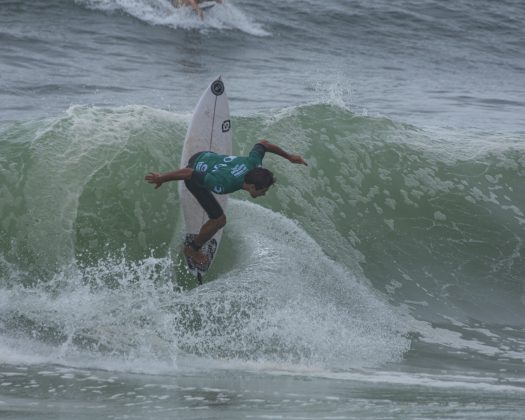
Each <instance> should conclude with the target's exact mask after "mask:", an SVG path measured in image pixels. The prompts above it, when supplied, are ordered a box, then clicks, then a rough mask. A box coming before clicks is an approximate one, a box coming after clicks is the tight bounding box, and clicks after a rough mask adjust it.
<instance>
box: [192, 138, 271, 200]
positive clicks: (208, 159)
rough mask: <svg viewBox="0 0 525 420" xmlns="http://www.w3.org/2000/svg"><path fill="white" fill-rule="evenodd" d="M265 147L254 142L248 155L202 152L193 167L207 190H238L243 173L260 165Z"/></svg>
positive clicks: (227, 191) (226, 191)
mask: <svg viewBox="0 0 525 420" xmlns="http://www.w3.org/2000/svg"><path fill="white" fill-rule="evenodd" d="M265 151H266V149H265V148H264V146H263V145H262V144H259V143H258V144H256V145H255V146H254V147H253V149H252V150H251V152H250V154H249V155H248V156H226V155H219V154H217V153H214V152H202V153H201V154H200V155H199V156H197V158H196V159H195V161H194V162H193V169H194V170H195V171H197V172H199V173H200V174H201V176H200V177H199V178H200V179H201V180H202V183H203V184H204V187H206V188H207V189H208V190H210V191H213V192H214V193H216V194H229V193H232V192H234V191H237V190H240V189H241V188H242V185H243V183H244V175H246V174H247V173H248V172H249V171H251V170H252V169H253V168H257V167H260V166H262V160H263V158H264V153H265Z"/></svg>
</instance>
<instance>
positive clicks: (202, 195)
mask: <svg viewBox="0 0 525 420" xmlns="http://www.w3.org/2000/svg"><path fill="white" fill-rule="evenodd" d="M201 153H202V152H198V153H195V154H194V155H193V156H192V157H191V158H190V160H189V161H188V166H187V168H193V164H194V163H195V159H197V157H198V156H199V155H200V154H201ZM204 176H205V174H204V173H202V172H198V171H193V174H192V175H191V178H190V179H189V180H186V181H184V184H186V188H188V190H189V191H190V192H191V193H192V194H193V196H194V197H195V198H196V199H197V201H198V202H199V204H200V205H201V206H202V208H203V209H204V211H205V212H206V213H207V214H208V217H209V218H210V219H218V218H219V217H221V216H222V215H223V214H224V211H223V210H222V207H221V205H220V204H219V203H218V202H217V200H216V199H215V197H214V196H213V194H212V192H211V191H210V190H208V189H207V188H206V187H204Z"/></svg>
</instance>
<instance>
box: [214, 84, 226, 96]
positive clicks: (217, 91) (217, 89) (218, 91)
mask: <svg viewBox="0 0 525 420" xmlns="http://www.w3.org/2000/svg"><path fill="white" fill-rule="evenodd" d="M211 91H212V93H213V94H214V95H215V96H221V95H222V94H223V93H224V83H222V81H221V80H215V82H213V83H212V84H211Z"/></svg>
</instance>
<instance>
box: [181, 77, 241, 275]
mask: <svg viewBox="0 0 525 420" xmlns="http://www.w3.org/2000/svg"><path fill="white" fill-rule="evenodd" d="M206 150H211V151H213V152H217V153H220V154H225V155H231V153H232V133H231V121H230V109H229V105H228V97H227V96H226V91H225V88H224V83H223V81H222V79H221V77H220V76H219V77H217V79H215V80H214V81H213V82H211V83H210V85H209V86H208V87H207V88H206V90H205V91H204V93H203V94H202V95H201V97H200V99H199V102H198V103H197V106H196V107H195V110H194V111H193V115H192V118H191V121H190V125H189V127H188V131H187V133H186V137H185V139H184V146H183V149H182V157H181V167H185V166H187V165H188V161H189V159H190V158H191V157H192V156H193V155H194V154H195V153H197V152H201V151H206ZM179 195H180V201H181V207H182V212H183V217H184V228H183V231H184V242H185V243H187V242H190V241H191V240H192V239H193V237H194V236H195V235H197V234H198V233H199V231H200V228H201V226H202V225H203V224H204V223H205V222H206V221H207V220H208V215H207V214H206V212H205V211H204V209H203V208H202V207H201V206H200V204H199V203H198V202H197V200H196V199H195V198H194V197H193V195H192V194H191V193H190V192H189V191H188V189H187V188H186V185H185V184H184V183H183V182H180V183H179ZM215 197H216V198H217V201H218V202H219V204H220V205H221V206H222V208H223V209H224V210H226V206H227V196H226V195H216V196H215ZM221 236H222V229H221V230H219V231H218V232H217V233H216V234H215V236H214V237H213V238H211V239H210V240H209V241H208V242H207V243H205V244H204V245H203V247H202V252H203V253H205V254H207V255H208V256H209V257H210V262H209V264H207V265H206V266H201V265H196V264H194V262H193V260H191V259H190V258H186V257H185V259H186V263H187V265H188V269H189V271H190V272H191V273H192V274H193V275H194V276H195V277H197V279H198V281H199V283H202V276H203V275H204V274H205V273H206V272H207V271H208V269H209V268H210V266H211V264H212V263H213V259H214V257H215V254H216V251H217V248H218V246H219V243H220V241H221Z"/></svg>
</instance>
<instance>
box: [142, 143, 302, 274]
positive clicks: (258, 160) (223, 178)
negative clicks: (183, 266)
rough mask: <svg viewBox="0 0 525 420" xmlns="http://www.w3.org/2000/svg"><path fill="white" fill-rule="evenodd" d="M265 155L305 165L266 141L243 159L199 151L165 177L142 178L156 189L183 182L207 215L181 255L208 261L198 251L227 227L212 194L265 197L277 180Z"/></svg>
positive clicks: (155, 173) (150, 174)
mask: <svg viewBox="0 0 525 420" xmlns="http://www.w3.org/2000/svg"><path fill="white" fill-rule="evenodd" d="M266 152H270V153H274V154H276V155H279V156H281V157H283V158H285V159H287V160H289V161H290V162H292V163H296V164H302V165H308V164H307V163H306V161H305V160H304V159H303V158H302V157H301V156H299V155H293V154H289V153H287V152H285V151H284V150H283V149H281V148H280V147H279V146H277V145H275V144H272V143H270V142H269V141H268V140H261V141H260V142H259V143H257V144H256V145H255V146H254V147H253V148H252V150H251V152H250V154H249V155H248V156H246V157H244V156H226V155H220V154H217V153H214V152H199V153H196V154H195V155H193V156H192V157H191V158H190V160H189V162H188V166H187V167H186V168H181V169H178V170H176V171H173V172H167V173H165V174H160V173H158V172H150V173H149V174H147V175H146V176H145V177H144V179H145V180H146V181H148V182H149V183H150V184H155V189H157V188H159V187H160V186H161V185H162V184H163V183H165V182H168V181H184V183H185V184H186V187H188V190H189V191H190V192H191V193H192V194H193V196H194V197H195V198H196V199H197V201H198V202H199V204H200V205H201V206H202V208H203V209H204V210H205V211H206V213H207V214H208V217H209V220H208V221H207V222H206V223H204V225H203V226H202V227H201V229H200V231H199V234H198V235H197V236H196V237H195V239H194V240H193V241H192V242H190V243H189V244H187V245H186V246H185V247H184V254H185V255H186V256H187V257H190V258H192V259H193V260H194V261H195V262H196V263H197V264H205V263H206V262H208V257H207V256H206V255H204V254H202V253H200V252H199V250H200V249H201V247H202V246H203V245H204V244H205V243H206V242H207V241H208V240H209V239H211V238H212V237H213V235H215V233H217V231H218V230H219V229H221V228H223V227H224V226H225V225H226V216H225V215H224V211H223V209H222V207H221V206H220V204H219V203H218V202H217V200H216V199H215V197H214V196H213V194H212V192H214V193H215V194H229V193H232V192H234V191H237V190H240V189H242V190H245V191H248V192H249V193H250V195H251V196H252V197H253V198H257V197H260V196H263V195H265V194H266V191H268V189H269V188H270V187H271V186H272V184H273V183H274V182H275V180H276V179H275V178H274V176H273V173H272V172H271V171H269V170H268V169H265V168H262V160H263V158H264V154H265V153H266Z"/></svg>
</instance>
